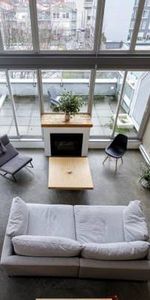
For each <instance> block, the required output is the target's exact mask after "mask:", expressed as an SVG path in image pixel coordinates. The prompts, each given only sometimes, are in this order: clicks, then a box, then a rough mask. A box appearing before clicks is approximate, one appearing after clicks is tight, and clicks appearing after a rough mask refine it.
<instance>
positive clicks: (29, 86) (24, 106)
mask: <svg viewBox="0 0 150 300" xmlns="http://www.w3.org/2000/svg"><path fill="white" fill-rule="evenodd" d="M9 75H10V81H11V88H12V92H13V96H14V101H15V105H16V116H17V122H18V128H19V133H20V135H31V136H41V134H42V133H41V121H40V108H39V99H38V92H37V77H36V71H33V70H28V71H27V70H21V71H20V70H19V71H9Z"/></svg>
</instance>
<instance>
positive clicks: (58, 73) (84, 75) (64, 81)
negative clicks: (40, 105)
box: [42, 70, 90, 112]
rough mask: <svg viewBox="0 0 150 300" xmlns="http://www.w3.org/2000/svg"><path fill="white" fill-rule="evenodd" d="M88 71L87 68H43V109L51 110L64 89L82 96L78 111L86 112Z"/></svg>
mask: <svg viewBox="0 0 150 300" xmlns="http://www.w3.org/2000/svg"><path fill="white" fill-rule="evenodd" d="M89 80H90V71H87V70H82V71H81V70H43V71H42V83H43V98H44V111H45V112H52V111H53V110H54V108H55V106H56V105H57V104H58V103H59V100H60V96H61V94H62V93H63V92H65V91H71V92H72V93H73V94H74V95H78V96H80V97H81V98H82V107H81V109H80V112H87V107H88V95H89Z"/></svg>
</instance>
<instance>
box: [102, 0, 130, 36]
mask: <svg viewBox="0 0 150 300" xmlns="http://www.w3.org/2000/svg"><path fill="white" fill-rule="evenodd" d="M134 3H135V0H106V7H105V12H106V13H105V15H104V25H103V32H104V33H105V36H106V38H107V40H110V41H111V40H113V41H121V40H122V41H126V40H127V36H128V31H129V25H130V20H131V15H132V11H133V7H134Z"/></svg>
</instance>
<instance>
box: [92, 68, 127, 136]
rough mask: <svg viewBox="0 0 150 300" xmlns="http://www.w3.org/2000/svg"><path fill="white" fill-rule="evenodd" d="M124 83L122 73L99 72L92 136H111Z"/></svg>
mask: <svg viewBox="0 0 150 300" xmlns="http://www.w3.org/2000/svg"><path fill="white" fill-rule="evenodd" d="M122 81H123V72H121V71H97V72H96V80H95V90H94V103H93V110H92V121H93V127H92V129H91V131H90V133H91V135H92V136H104V137H107V136H110V135H111V134H112V129H113V125H114V118H115V114H116V108H117V104H118V95H119V92H120V90H121V86H122Z"/></svg>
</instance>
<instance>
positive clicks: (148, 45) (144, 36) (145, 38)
mask: <svg viewBox="0 0 150 300" xmlns="http://www.w3.org/2000/svg"><path fill="white" fill-rule="evenodd" d="M135 49H136V50H150V1H146V2H145V6H144V11H143V14H142V19H141V24H140V29H139V33H138V37H137V41H136V47H135Z"/></svg>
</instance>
